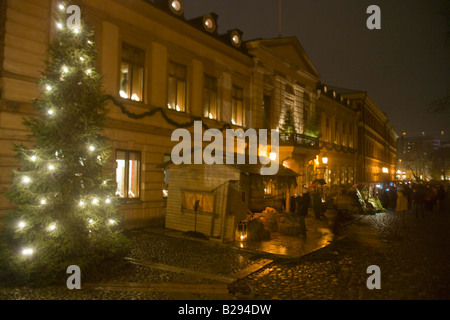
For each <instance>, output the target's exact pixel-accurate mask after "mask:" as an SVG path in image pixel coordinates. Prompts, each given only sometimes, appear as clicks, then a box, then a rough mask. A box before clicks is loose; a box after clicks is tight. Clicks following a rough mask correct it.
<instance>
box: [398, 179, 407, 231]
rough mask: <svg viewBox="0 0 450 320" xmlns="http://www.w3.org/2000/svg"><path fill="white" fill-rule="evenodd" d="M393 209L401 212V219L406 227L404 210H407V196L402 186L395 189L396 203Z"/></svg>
mask: <svg viewBox="0 0 450 320" xmlns="http://www.w3.org/2000/svg"><path fill="white" fill-rule="evenodd" d="M395 210H396V211H397V212H401V214H402V220H403V227H404V228H406V222H405V211H407V210H408V198H407V196H406V193H405V190H404V189H403V187H399V188H398V191H397V205H396V207H395Z"/></svg>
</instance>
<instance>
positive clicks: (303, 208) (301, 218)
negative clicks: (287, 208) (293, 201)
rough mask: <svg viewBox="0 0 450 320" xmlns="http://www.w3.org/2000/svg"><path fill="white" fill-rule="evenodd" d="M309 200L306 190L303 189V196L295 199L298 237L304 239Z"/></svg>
mask: <svg viewBox="0 0 450 320" xmlns="http://www.w3.org/2000/svg"><path fill="white" fill-rule="evenodd" d="M310 201H311V198H310V196H309V192H308V190H307V189H306V188H305V189H303V195H302V196H301V197H298V198H297V205H296V208H295V213H296V214H297V219H298V222H299V225H300V236H301V237H303V238H305V237H306V223H305V218H306V215H307V214H308V208H309V204H310Z"/></svg>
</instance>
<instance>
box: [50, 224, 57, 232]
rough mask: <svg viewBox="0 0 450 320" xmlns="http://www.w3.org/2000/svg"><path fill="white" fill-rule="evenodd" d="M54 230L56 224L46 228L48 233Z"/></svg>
mask: <svg viewBox="0 0 450 320" xmlns="http://www.w3.org/2000/svg"><path fill="white" fill-rule="evenodd" d="M55 229H56V224H54V223H52V224H51V225H49V226H48V230H49V231H55Z"/></svg>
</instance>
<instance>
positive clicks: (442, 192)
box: [437, 185, 447, 213]
mask: <svg viewBox="0 0 450 320" xmlns="http://www.w3.org/2000/svg"><path fill="white" fill-rule="evenodd" d="M446 196H447V193H446V192H445V189H444V186H443V185H440V186H439V190H438V192H437V200H438V202H439V204H438V205H439V213H444V212H445V197H446Z"/></svg>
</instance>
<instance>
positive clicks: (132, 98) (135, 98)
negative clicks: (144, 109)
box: [131, 93, 141, 101]
mask: <svg viewBox="0 0 450 320" xmlns="http://www.w3.org/2000/svg"><path fill="white" fill-rule="evenodd" d="M131 100H133V101H141V98H139V97H138V95H137V94H136V93H133V95H132V96H131Z"/></svg>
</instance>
